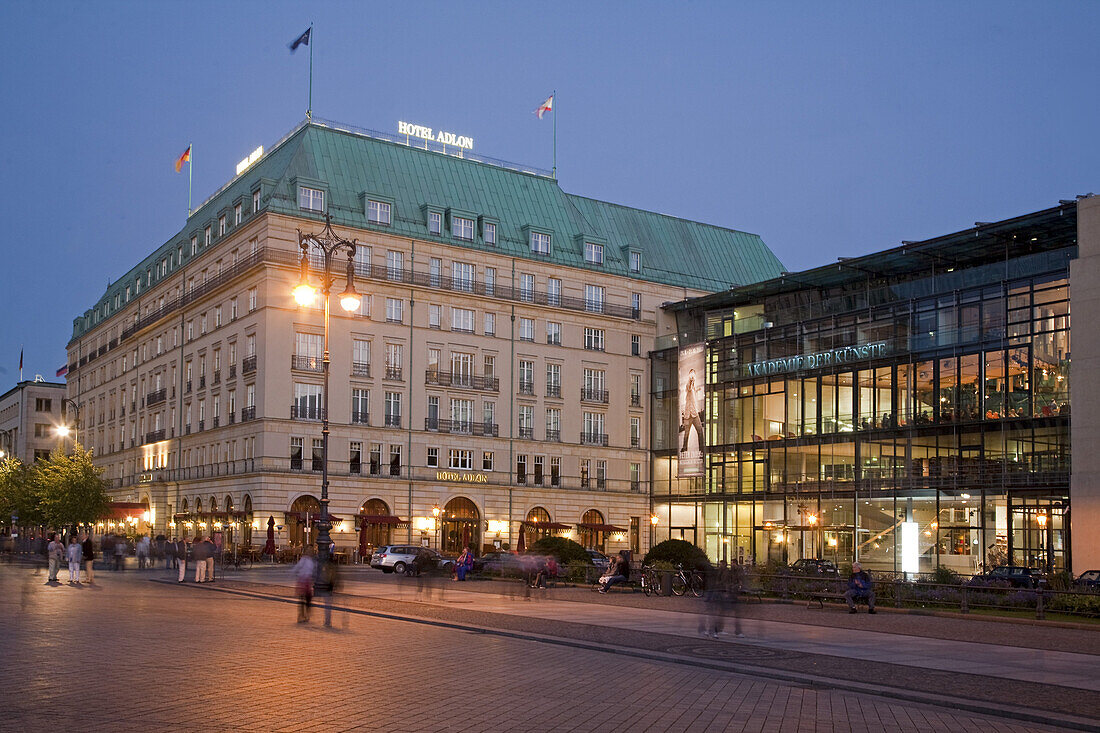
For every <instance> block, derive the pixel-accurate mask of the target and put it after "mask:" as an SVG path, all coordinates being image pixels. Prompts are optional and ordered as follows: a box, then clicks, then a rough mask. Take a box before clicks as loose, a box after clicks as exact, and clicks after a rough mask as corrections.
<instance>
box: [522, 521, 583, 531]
mask: <svg viewBox="0 0 1100 733" xmlns="http://www.w3.org/2000/svg"><path fill="white" fill-rule="evenodd" d="M520 524H522V525H524V526H525V527H532V528H534V529H553V530H562V529H573V525H571V524H564V523H562V522H528V521H524V522H520Z"/></svg>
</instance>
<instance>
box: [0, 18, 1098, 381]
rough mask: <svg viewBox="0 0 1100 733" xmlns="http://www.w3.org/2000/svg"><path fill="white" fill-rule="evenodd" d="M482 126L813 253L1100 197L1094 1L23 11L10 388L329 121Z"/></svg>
mask: <svg viewBox="0 0 1100 733" xmlns="http://www.w3.org/2000/svg"><path fill="white" fill-rule="evenodd" d="M311 21H312V22H313V23H314V25H315V28H314V39H313V42H314V44H315V45H314V89H313V108H314V114H315V115H316V116H318V117H322V118H327V119H331V120H337V121H341V122H346V123H349V124H353V125H358V126H361V127H367V128H372V129H375V130H382V131H387V132H396V128H397V121H398V120H406V121H410V122H416V123H418V124H423V125H426V126H430V127H434V128H435V129H443V130H450V131H454V132H457V133H459V134H463V135H469V136H471V137H473V138H474V142H475V150H476V151H477V152H479V153H482V154H485V155H489V156H493V157H497V158H503V159H505V160H511V161H516V162H520V163H527V164H530V165H535V166H540V167H544V168H549V167H550V166H551V162H552V161H551V144H552V137H551V134H552V129H553V123H552V121H551V119H550V118H549V117H547V118H546V119H545V120H543V121H541V122H540V121H538V120H536V118H535V117H534V115H533V114H532V111H533V110H534V109H535V107H536V106H537V105H538V104H539V103H540V102H541V101H542V100H543V99H544V98H545V97H546V96H547V95H548V94H549V93H550V92H551V91H553V90H555V89H556V90H557V93H558V96H557V99H556V102H557V111H556V112H555V113H554V114H556V115H557V116H558V120H557V122H558V177H559V180H560V182H561V185H562V187H563V188H564V189H565V190H566V191H568V192H570V193H575V194H580V195H584V196H591V197H593V198H599V199H603V200H606V201H613V202H616V203H620V204H625V205H629V206H636V207H640V208H644V209H652V210H655V211H660V212H664V213H667V214H673V215H676V216H681V217H685V218H690V219H696V220H699V221H704V222H708V223H711V224H718V225H721V226H727V227H731V228H735V229H741V230H744V231H749V232H755V233H757V234H760V235H761V236H762V237H763V239H764V241H765V242H766V243H767V244H768V245H769V246H770V247H771V248H772V250H773V251H775V253H776V254H777V255H778V256H779V258H780V259H781V260H782V261H783V263H784V264H785V265H786V266H787V268H788V269H791V270H798V269H803V268H806V267H812V266H815V265H819V264H824V263H825V262H828V261H833V260H835V259H836V257H838V256H851V255H857V254H862V253H866V252H872V251H875V250H878V249H883V248H885V247H890V246H894V245H897V244H899V243H900V241H901V240H903V239H909V240H919V239H924V238H928V237H932V236H937V235H940V234H946V233H949V232H953V231H957V230H960V229H964V228H967V227H970V226H972V225H973V222H975V221H995V220H998V219H1003V218H1007V217H1010V216H1015V215H1018V214H1024V213H1027V212H1030V211H1034V210H1038V209H1041V208H1046V207H1048V206H1052V205H1054V204H1056V203H1057V201H1058V199H1061V198H1073V197H1074V196H1075V195H1077V194H1081V193H1087V192H1090V191H1096V192H1098V193H1100V169H1098V165H1097V164H1098V162H1100V161H1098V157H1100V125H1098V121H1100V120H1098V116H1100V95H1098V94H1097V91H1096V89H1097V72H1098V70H1100V63H1098V62H1100V44H1098V43H1097V42H1096V38H1097V37H1098V34H1100V3H1097V2H1058V1H1054V0H1052V1H1049V2H1042V3H1034V2H1006V1H1000V2H969V3H958V2H925V3H913V2H910V3H899V2H891V3H883V2H865V3H854V2H851V3H844V2H836V3H820V2H778V3H766V2H753V3H744V2H692V3H671V2H664V3H657V2H602V3H591V2H546V3H516V2H499V3H489V2H485V3H474V2H465V3H455V2H433V1H432V0H422V1H421V2H418V3H412V4H407V3H366V2H346V3H345V2H324V3H322V2H313V3H302V2H296V3H290V2H233V3H226V2H216V3H212V2H187V3H182V2H155V3H151V2H137V1H135V2H105V1H103V0H98V1H97V2H95V3H83V2H80V3H78V2H52V3H47V2H21V1H18V0H8V1H7V2H4V3H3V4H2V5H0V27H3V28H4V29H5V31H6V32H5V39H4V43H3V44H2V45H0V81H2V83H0V90H3V101H4V107H5V113H4V114H3V116H2V117H0V133H2V139H3V141H4V145H3V148H2V149H0V171H3V176H2V182H0V186H2V187H3V195H2V196H0V214H2V216H3V219H2V220H3V221H6V222H8V226H9V230H8V234H7V235H5V236H4V237H3V245H2V246H3V252H2V253H3V266H2V267H0V288H2V294H3V301H2V302H3V306H4V307H3V314H4V316H3V317H2V318H0V391H3V390H6V389H7V388H8V387H10V386H12V385H13V384H14V382H15V380H16V379H17V378H18V365H19V350H20V347H21V346H22V347H23V348H25V350H26V357H25V363H24V378H26V379H32V378H33V377H34V374H35V373H36V372H37V373H41V374H43V375H44V376H46V378H47V379H53V378H54V372H55V371H56V369H57V368H58V367H59V366H61V365H62V364H64V362H65V344H66V342H67V341H68V339H69V337H70V336H71V334H72V320H73V318H74V317H76V316H77V315H79V314H82V313H83V312H84V310H85V309H87V308H89V307H90V306H91V305H93V304H94V303H95V301H96V299H97V298H98V297H99V296H100V295H101V294H102V293H103V291H104V288H105V287H106V285H107V283H108V281H110V280H114V279H117V278H119V277H120V276H122V275H123V274H124V273H125V272H126V271H127V270H128V269H129V268H130V267H132V266H133V265H134V264H136V263H137V262H138V260H139V259H140V258H141V257H143V256H145V255H146V254H148V253H149V252H151V251H152V250H153V249H154V248H156V247H157V246H158V245H160V244H162V243H163V242H165V241H167V240H168V239H169V238H170V237H172V236H174V235H175V234H176V233H177V232H178V231H179V230H180V228H181V227H182V226H183V224H184V221H185V218H186V213H187V175H186V169H185V170H184V173H182V174H177V173H175V171H174V169H173V162H174V161H175V159H176V157H178V156H179V154H180V153H181V152H182V151H183V150H184V149H185V148H186V147H187V145H188V143H189V142H191V143H194V199H195V202H196V203H198V202H200V201H202V200H203V199H205V198H206V197H207V196H208V195H210V194H211V193H212V192H213V191H214V190H216V189H217V188H218V187H219V186H220V185H222V184H223V183H225V182H226V181H227V180H229V179H230V178H231V177H232V176H233V174H234V167H235V164H236V162H237V161H238V160H240V159H241V158H243V157H245V156H246V155H247V154H248V153H249V152H250V151H251V150H252V149H253V148H255V147H256V146H258V145H261V144H262V145H265V146H268V147H270V146H271V145H273V144H274V143H275V142H276V141H277V140H278V139H279V138H281V137H282V136H283V135H284V134H285V133H286V132H288V131H289V130H290V129H291V128H293V127H294V126H295V125H296V124H297V123H298V122H299V121H300V120H301V119H303V118H304V116H305V109H306V93H307V79H308V67H309V53H308V49H301V50H299V52H298V53H297V54H295V55H291V54H290V52H289V50H288V48H287V44H288V43H289V42H290V41H292V40H293V39H294V38H295V37H296V36H297V35H298V34H299V33H301V32H302V31H303V30H305V29H306V28H307V27H308V26H309V24H310V22H311Z"/></svg>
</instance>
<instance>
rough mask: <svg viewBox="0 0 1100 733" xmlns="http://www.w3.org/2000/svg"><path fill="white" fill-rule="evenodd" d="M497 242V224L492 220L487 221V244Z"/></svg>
mask: <svg viewBox="0 0 1100 733" xmlns="http://www.w3.org/2000/svg"><path fill="white" fill-rule="evenodd" d="M496 243H497V225H496V224H494V223H493V222H491V221H487V222H485V244H492V245H495V244H496Z"/></svg>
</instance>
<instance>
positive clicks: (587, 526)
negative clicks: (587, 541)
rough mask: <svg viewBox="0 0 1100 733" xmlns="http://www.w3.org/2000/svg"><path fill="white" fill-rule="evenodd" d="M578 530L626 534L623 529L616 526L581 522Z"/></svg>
mask: <svg viewBox="0 0 1100 733" xmlns="http://www.w3.org/2000/svg"><path fill="white" fill-rule="evenodd" d="M577 529H590V530H592V531H594V532H626V530H625V529H623V528H622V527H616V526H615V525H614V524H588V523H586V522H581V523H580V524H578V525H577Z"/></svg>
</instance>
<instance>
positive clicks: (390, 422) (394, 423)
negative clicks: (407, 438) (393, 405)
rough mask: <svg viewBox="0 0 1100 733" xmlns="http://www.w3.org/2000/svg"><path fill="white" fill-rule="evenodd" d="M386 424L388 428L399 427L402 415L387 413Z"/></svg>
mask: <svg viewBox="0 0 1100 733" xmlns="http://www.w3.org/2000/svg"><path fill="white" fill-rule="evenodd" d="M385 426H386V427H387V428H399V427H401V416H400V415H386V419H385Z"/></svg>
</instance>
